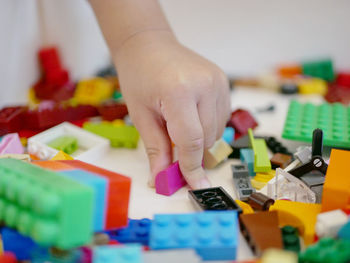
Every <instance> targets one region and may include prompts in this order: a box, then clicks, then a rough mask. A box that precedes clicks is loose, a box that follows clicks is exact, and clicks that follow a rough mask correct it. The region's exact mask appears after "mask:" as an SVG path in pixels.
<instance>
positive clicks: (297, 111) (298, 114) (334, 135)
mask: <svg viewBox="0 0 350 263" xmlns="http://www.w3.org/2000/svg"><path fill="white" fill-rule="evenodd" d="M349 112H350V110H349V108H348V107H344V106H343V105H341V104H338V103H335V104H328V103H323V104H321V105H319V106H316V105H313V104H311V103H306V104H301V103H299V102H297V101H292V102H291V104H290V105H289V109H288V115H287V118H286V122H285V124H284V130H283V134H282V137H283V138H286V139H291V140H298V141H305V142H311V141H312V132H313V130H314V129H316V128H320V129H322V130H323V132H324V141H323V143H324V145H326V146H332V147H344V148H350V141H349V136H350V129H349V128H348V125H347V123H348V121H349V120H350V114H349Z"/></svg>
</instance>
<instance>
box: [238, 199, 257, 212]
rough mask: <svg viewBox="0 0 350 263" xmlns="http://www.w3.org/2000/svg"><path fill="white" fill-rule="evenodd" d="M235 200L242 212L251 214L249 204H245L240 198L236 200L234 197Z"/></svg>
mask: <svg viewBox="0 0 350 263" xmlns="http://www.w3.org/2000/svg"><path fill="white" fill-rule="evenodd" d="M235 202H236V203H237V205H239V206H240V207H241V208H242V211H243V214H253V213H254V210H253V208H252V207H251V206H250V205H249V204H247V203H245V202H243V201H241V200H238V199H236V200H235Z"/></svg>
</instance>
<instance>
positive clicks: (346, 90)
mask: <svg viewBox="0 0 350 263" xmlns="http://www.w3.org/2000/svg"><path fill="white" fill-rule="evenodd" d="M324 98H325V99H326V100H327V101H328V102H330V103H334V102H340V103H342V104H344V105H348V104H349V103H350V87H346V86H340V85H338V84H336V83H333V84H329V85H328V92H327V94H326V95H325V97H324Z"/></svg>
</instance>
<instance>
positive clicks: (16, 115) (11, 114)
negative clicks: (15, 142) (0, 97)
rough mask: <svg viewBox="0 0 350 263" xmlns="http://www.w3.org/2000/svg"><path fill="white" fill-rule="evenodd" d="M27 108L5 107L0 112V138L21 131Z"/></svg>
mask: <svg viewBox="0 0 350 263" xmlns="http://www.w3.org/2000/svg"><path fill="white" fill-rule="evenodd" d="M26 110H27V107H23V106H18V107H6V108H3V109H1V110H0V136H2V135H5V134H7V133H11V132H18V131H19V130H21V129H22V125H23V116H24V113H25V111H26Z"/></svg>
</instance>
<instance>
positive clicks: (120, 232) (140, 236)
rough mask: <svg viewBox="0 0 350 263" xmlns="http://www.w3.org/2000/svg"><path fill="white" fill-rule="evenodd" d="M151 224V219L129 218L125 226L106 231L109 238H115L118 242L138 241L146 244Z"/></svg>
mask: <svg viewBox="0 0 350 263" xmlns="http://www.w3.org/2000/svg"><path fill="white" fill-rule="evenodd" d="M151 224H152V220H151V219H148V218H143V219H129V222H128V226H127V227H124V228H121V229H117V230H113V231H108V232H107V233H108V234H109V236H110V238H111V239H114V240H117V241H118V242H119V243H140V244H142V245H145V246H148V244H149V234H150V230H151Z"/></svg>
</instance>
